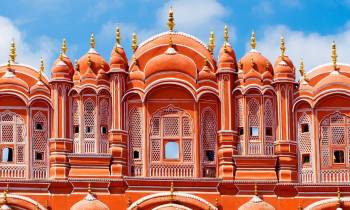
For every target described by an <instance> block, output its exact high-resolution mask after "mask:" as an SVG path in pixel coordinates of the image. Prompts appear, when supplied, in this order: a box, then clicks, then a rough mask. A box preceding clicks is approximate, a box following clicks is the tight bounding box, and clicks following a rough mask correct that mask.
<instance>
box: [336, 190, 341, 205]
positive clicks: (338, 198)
mask: <svg viewBox="0 0 350 210" xmlns="http://www.w3.org/2000/svg"><path fill="white" fill-rule="evenodd" d="M340 197H341V194H340V189H339V187H338V190H337V207H340V206H341V204H342V202H341V198H340Z"/></svg>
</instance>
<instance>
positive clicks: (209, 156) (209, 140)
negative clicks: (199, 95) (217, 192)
mask: <svg viewBox="0 0 350 210" xmlns="http://www.w3.org/2000/svg"><path fill="white" fill-rule="evenodd" d="M216 124H217V122H216V115H215V112H214V111H213V110H212V109H211V108H210V107H206V108H205V109H204V110H203V111H202V114H201V144H200V145H201V165H202V167H201V168H202V173H203V176H206V177H215V175H216V170H215V169H216V151H217V144H216V142H217V139H216V132H217V129H216Z"/></svg>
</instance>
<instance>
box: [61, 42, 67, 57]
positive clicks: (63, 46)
mask: <svg viewBox="0 0 350 210" xmlns="http://www.w3.org/2000/svg"><path fill="white" fill-rule="evenodd" d="M67 49H68V48H67V41H66V38H64V39H63V41H62V47H61V50H62V52H63V53H64V54H66V53H67Z"/></svg>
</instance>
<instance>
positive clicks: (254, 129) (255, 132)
mask: <svg viewBox="0 0 350 210" xmlns="http://www.w3.org/2000/svg"><path fill="white" fill-rule="evenodd" d="M250 136H259V128H258V127H250Z"/></svg>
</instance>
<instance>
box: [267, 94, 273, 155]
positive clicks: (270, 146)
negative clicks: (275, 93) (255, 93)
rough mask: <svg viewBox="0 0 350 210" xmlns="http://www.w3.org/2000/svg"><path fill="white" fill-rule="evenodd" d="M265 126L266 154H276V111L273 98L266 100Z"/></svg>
mask: <svg viewBox="0 0 350 210" xmlns="http://www.w3.org/2000/svg"><path fill="white" fill-rule="evenodd" d="M264 109H265V112H264V127H265V155H273V154H274V141H275V138H274V137H275V125H274V119H275V118H274V114H273V113H274V112H273V106H272V101H271V99H267V100H266V101H265V106H264Z"/></svg>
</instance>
